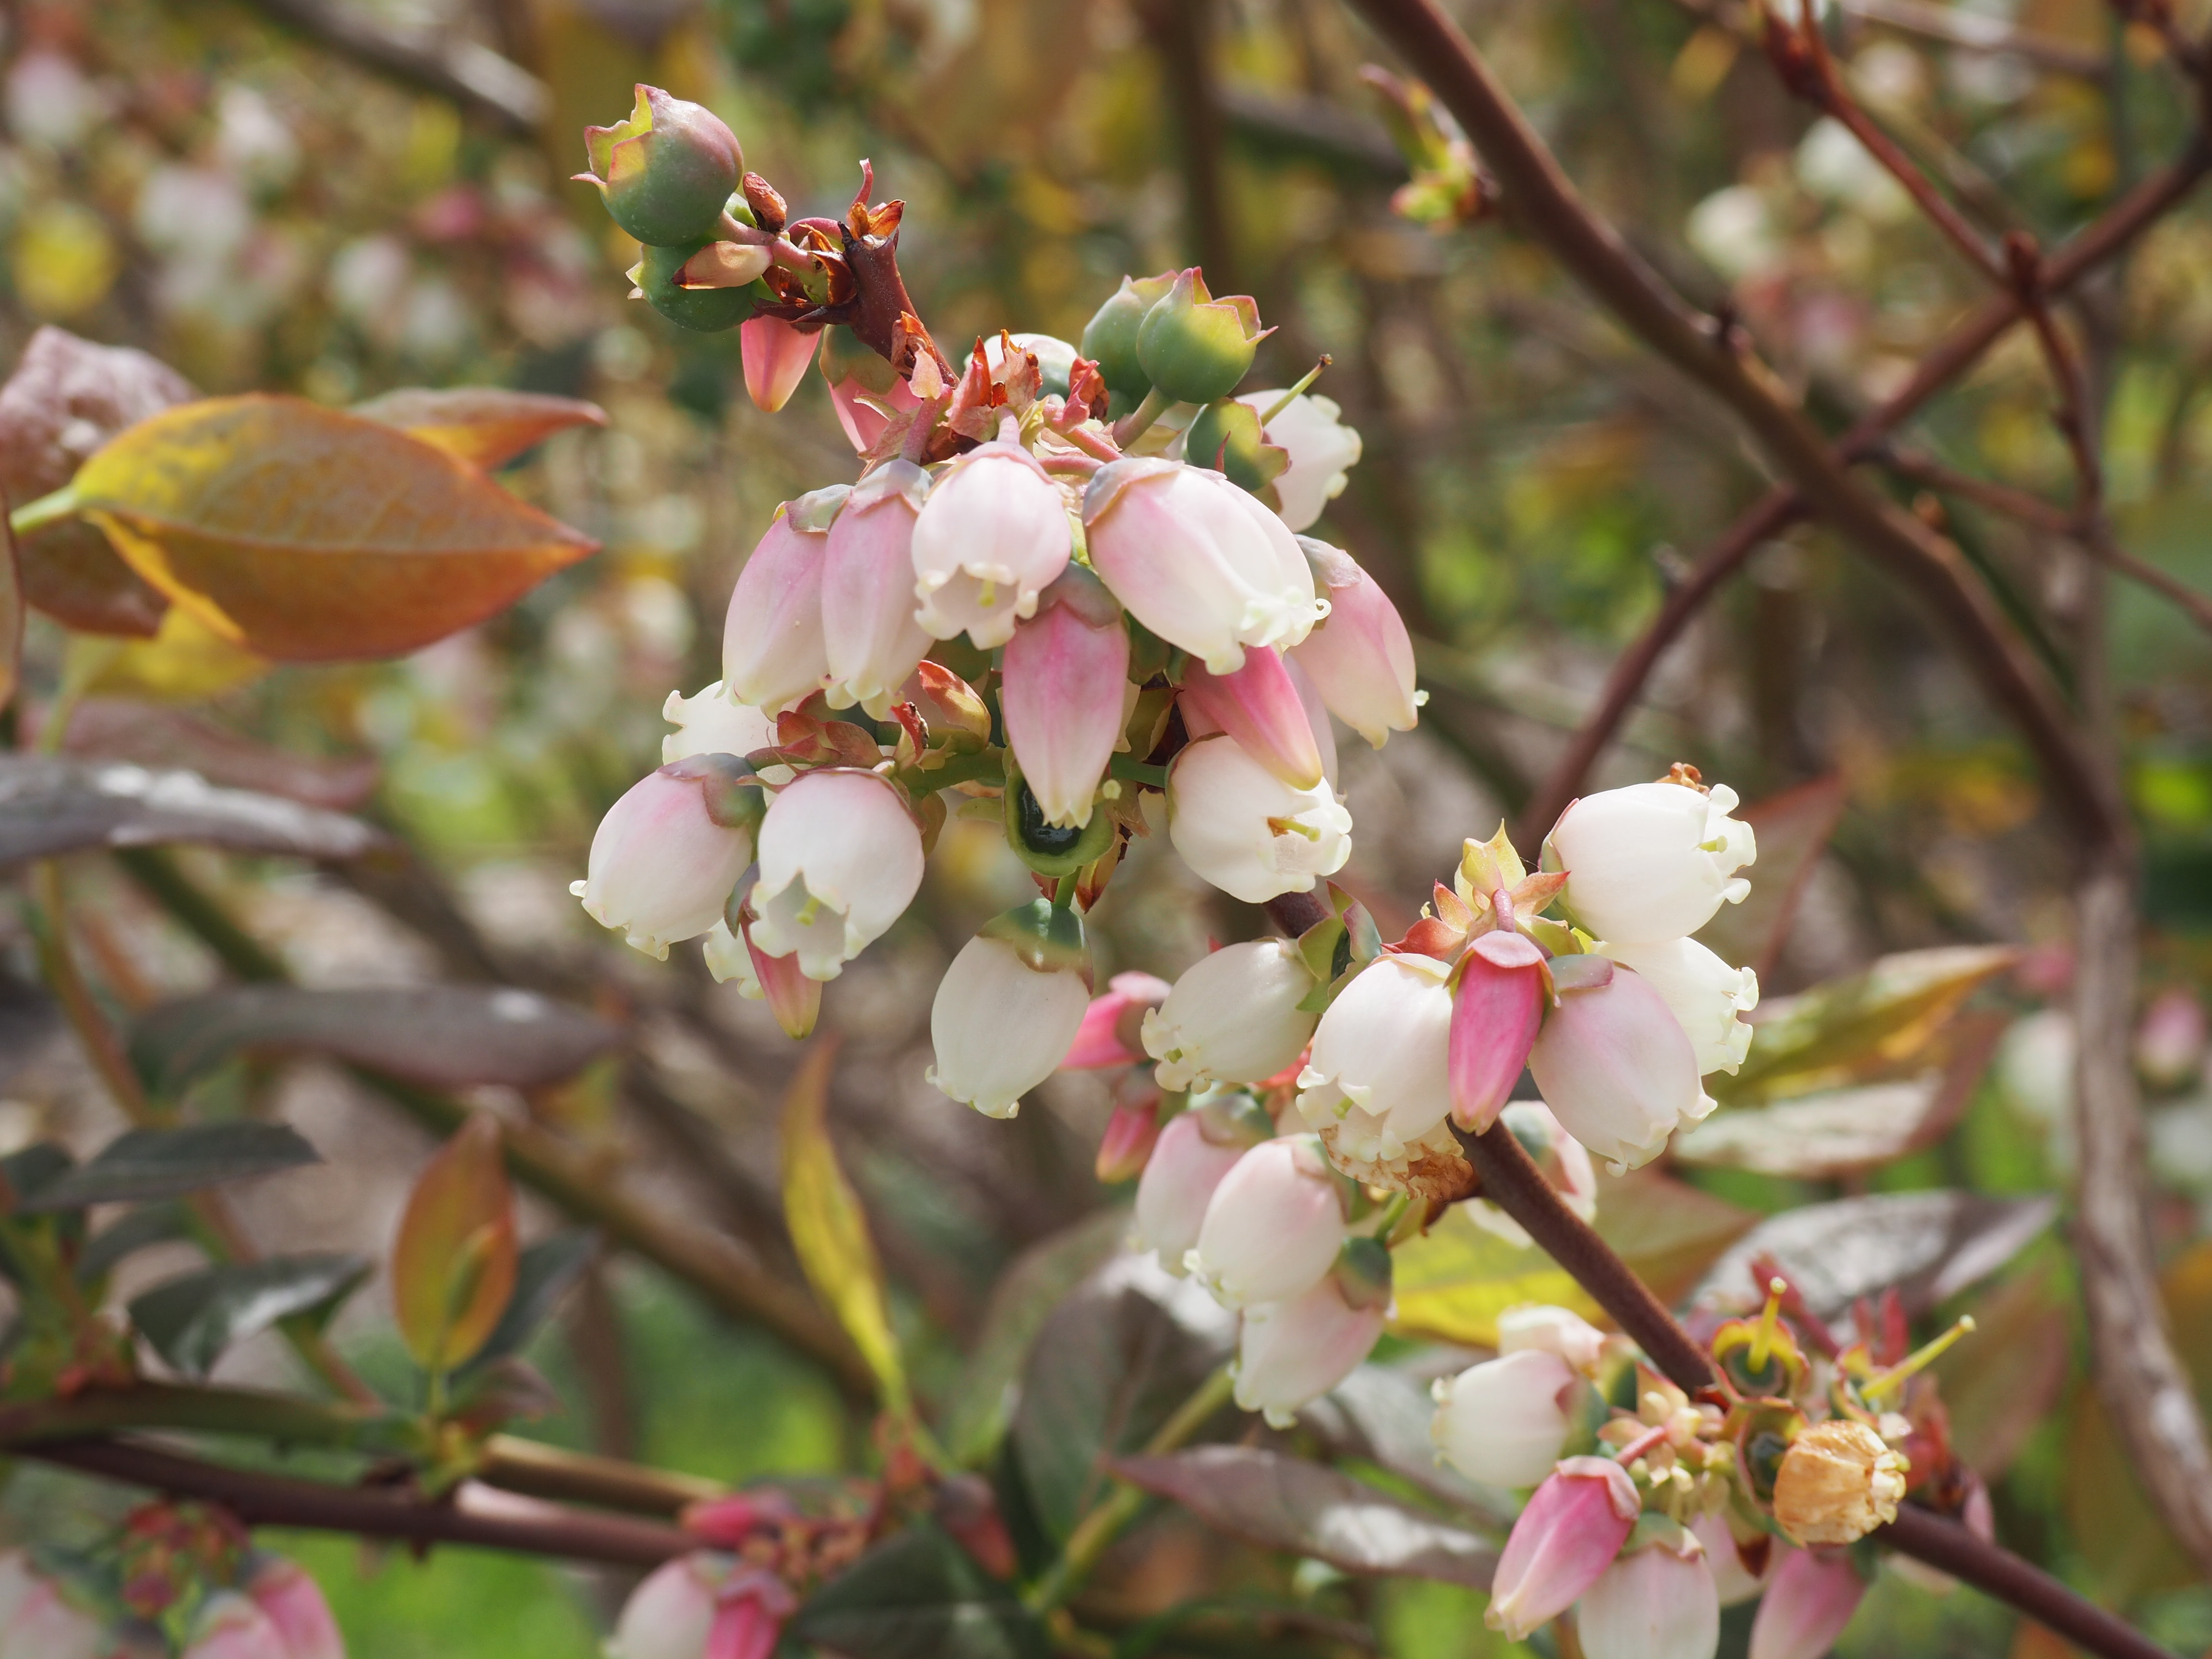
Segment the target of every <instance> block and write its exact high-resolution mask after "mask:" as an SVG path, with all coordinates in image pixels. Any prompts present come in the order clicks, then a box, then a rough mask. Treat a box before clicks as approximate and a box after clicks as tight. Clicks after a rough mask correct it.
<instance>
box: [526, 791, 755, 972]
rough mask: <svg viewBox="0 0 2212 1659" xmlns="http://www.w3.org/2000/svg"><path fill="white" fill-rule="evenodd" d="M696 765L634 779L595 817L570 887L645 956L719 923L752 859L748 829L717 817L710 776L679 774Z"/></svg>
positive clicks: (664, 951) (598, 917)
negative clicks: (581, 869) (581, 866)
mask: <svg viewBox="0 0 2212 1659" xmlns="http://www.w3.org/2000/svg"><path fill="white" fill-rule="evenodd" d="M699 764H700V763H699V762H698V761H696V759H694V760H684V761H678V762H677V763H674V764H673V765H672V766H664V767H662V768H661V769H659V771H657V772H649V773H647V775H645V776H644V777H642V778H641V779H639V780H638V781H637V782H635V783H634V784H632V785H631V786H630V787H629V793H626V794H624V795H623V798H622V799H620V800H618V801H617V802H616V803H615V804H614V805H612V806H611V807H609V808H608V809H607V815H606V817H604V818H601V819H600V820H599V829H598V831H597V832H596V833H595V834H594V835H593V836H592V853H591V859H590V861H589V862H588V863H587V864H586V866H585V870H586V873H585V877H584V879H583V880H581V881H580V882H576V883H574V884H572V885H571V886H570V887H569V889H568V890H569V891H570V892H571V893H573V894H574V895H575V896H577V897H578V898H580V899H581V900H583V902H584V908H585V909H586V911H587V912H588V913H589V914H590V915H591V917H592V920H593V921H597V922H598V923H599V925H600V926H602V927H613V928H617V929H619V930H620V931H621V932H622V933H623V936H624V937H625V939H627V940H628V941H629V944H630V945H633V946H634V947H635V948H636V949H638V950H640V951H644V952H645V953H646V954H647V955H648V956H653V957H665V956H666V955H667V954H668V947H669V945H671V944H673V943H674V942H675V941H677V940H678V939H696V938H697V937H698V936H699V935H700V934H702V933H705V932H706V931H707V930H708V928H710V927H713V926H714V924H715V923H716V922H717V921H720V920H721V917H722V906H723V904H724V903H725V902H726V901H727V900H728V898H729V896H730V894H731V892H732V890H734V889H735V888H736V886H737V884H738V877H740V876H742V875H744V872H745V866H747V865H749V864H750V863H751V862H752V861H753V834H752V830H751V829H750V827H749V826H748V825H747V824H745V823H741V822H735V823H724V822H720V821H718V820H717V818H716V817H714V814H713V813H712V812H711V811H709V806H710V801H709V795H710V793H712V792H713V788H714V784H713V781H711V780H702V778H701V777H699V776H697V775H684V769H686V768H690V767H696V766H698V765H699Z"/></svg>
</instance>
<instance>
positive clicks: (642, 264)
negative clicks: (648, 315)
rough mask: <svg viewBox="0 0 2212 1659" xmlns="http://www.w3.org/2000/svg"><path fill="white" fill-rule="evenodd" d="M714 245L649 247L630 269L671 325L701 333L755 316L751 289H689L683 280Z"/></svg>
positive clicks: (705, 243) (732, 326) (640, 287)
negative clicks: (686, 269) (697, 257)
mask: <svg viewBox="0 0 2212 1659" xmlns="http://www.w3.org/2000/svg"><path fill="white" fill-rule="evenodd" d="M712 246H714V244H713V243H711V242H689V243H678V244H677V245H676V246H671V247H649V248H647V249H646V251H645V258H642V259H641V260H639V261H638V262H637V264H635V265H632V266H631V267H630V272H629V279H630V281H632V282H633V283H636V284H637V286H638V290H639V291H640V292H641V293H642V294H643V295H645V301H646V303H647V305H649V306H651V307H653V309H654V310H655V311H657V312H659V313H660V314H661V315H662V316H664V317H665V318H667V319H668V320H669V321H670V322H671V323H676V324H679V325H682V326H683V327H685V328H696V329H697V330H698V331H700V332H701V333H702V334H712V333H715V332H717V331H720V330H722V329H726V328H735V327H736V326H737V325H738V324H739V323H742V322H743V321H744V319H746V318H748V317H750V316H751V315H752V314H753V291H752V289H750V288H690V287H687V286H685V284H684V280H683V278H684V265H685V264H687V263H688V262H689V261H690V259H691V258H693V256H695V255H696V254H698V253H701V252H704V251H705V250H706V249H708V248H710V247H712Z"/></svg>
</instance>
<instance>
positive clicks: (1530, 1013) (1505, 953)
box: [1451, 933, 1544, 1133]
mask: <svg viewBox="0 0 2212 1659" xmlns="http://www.w3.org/2000/svg"><path fill="white" fill-rule="evenodd" d="M1543 967H1544V953H1543V952H1542V951H1540V950H1538V949H1537V948H1536V947H1535V945H1533V944H1531V943H1530V942H1529V941H1528V940H1527V939H1523V938H1522V936H1521V935H1520V934H1518V933H1482V934H1479V935H1477V937H1476V938H1475V940H1474V944H1473V945H1471V946H1469V948H1468V953H1467V957H1466V960H1465V962H1464V963H1463V965H1462V967H1461V969H1460V980H1459V989H1458V991H1457V992H1456V993H1455V994H1454V995H1453V998H1452V1024H1451V1094H1452V1115H1453V1119H1454V1121H1456V1122H1457V1123H1458V1124H1459V1126H1460V1127H1462V1128H1463V1129H1472V1130H1475V1131H1477V1132H1478V1133H1479V1132H1480V1131H1481V1130H1484V1129H1487V1128H1488V1127H1490V1126H1491V1125H1492V1123H1494V1122H1496V1121H1498V1113H1499V1112H1500V1111H1502V1110H1504V1106H1505V1103H1506V1102H1507V1101H1508V1100H1509V1099H1510V1098H1511V1097H1512V1095H1513V1085H1515V1084H1516V1083H1517V1082H1519V1081H1520V1080H1521V1073H1522V1068H1523V1067H1524V1066H1527V1065H1528V1050H1529V1049H1530V1048H1533V1047H1534V1045H1535V1042H1536V1033H1537V1032H1538V1031H1539V1030H1541V1029H1542V1026H1543V1023H1544V974H1543Z"/></svg>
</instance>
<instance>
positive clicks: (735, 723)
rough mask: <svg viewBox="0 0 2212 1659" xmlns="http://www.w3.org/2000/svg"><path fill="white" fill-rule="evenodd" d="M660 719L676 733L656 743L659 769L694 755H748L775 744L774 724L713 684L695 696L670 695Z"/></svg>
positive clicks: (662, 705) (721, 687) (717, 681)
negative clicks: (657, 745) (674, 728)
mask: <svg viewBox="0 0 2212 1659" xmlns="http://www.w3.org/2000/svg"><path fill="white" fill-rule="evenodd" d="M660 718H661V719H663V720H666V721H667V722H668V723H669V724H670V725H671V726H674V727H676V728H677V729H676V730H675V731H673V732H670V733H669V734H668V735H667V736H666V737H665V738H662V739H661V740H660V763H661V764H662V765H663V766H666V765H668V764H669V763H671V762H674V761H680V760H688V759H690V757H692V756H694V755H737V756H739V757H743V756H746V755H750V754H751V753H753V752H754V751H755V750H761V749H767V748H770V747H772V746H774V744H775V721H774V720H771V719H769V717H768V716H767V715H766V714H762V713H761V711H760V710H759V709H757V708H751V707H750V706H749V705H747V704H745V703H742V702H738V701H737V700H736V699H735V698H733V697H732V696H730V695H729V694H728V693H727V692H726V691H725V690H723V686H722V682H721V681H720V680H716V681H715V682H714V684H712V685H710V686H708V688H707V689H706V690H703V691H702V692H700V693H699V694H698V695H697V696H690V697H687V696H684V694H683V693H682V692H680V691H671V692H670V693H669V694H668V701H667V702H665V703H663V704H661V706H660Z"/></svg>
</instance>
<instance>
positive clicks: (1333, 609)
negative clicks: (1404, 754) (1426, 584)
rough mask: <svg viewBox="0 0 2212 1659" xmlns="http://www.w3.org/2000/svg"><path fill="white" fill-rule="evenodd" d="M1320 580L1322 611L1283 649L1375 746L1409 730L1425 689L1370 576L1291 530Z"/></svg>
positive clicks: (1393, 614)
mask: <svg viewBox="0 0 2212 1659" xmlns="http://www.w3.org/2000/svg"><path fill="white" fill-rule="evenodd" d="M1298 545H1299V546H1300V547H1301V548H1303V549H1304V550H1305V553H1306V556H1307V557H1308V558H1309V559H1310V561H1311V562H1312V563H1313V566H1314V569H1315V572H1316V574H1317V575H1318V577H1319V578H1320V580H1321V583H1322V597H1323V598H1325V599H1328V618H1327V620H1325V621H1324V622H1322V623H1321V625H1320V626H1319V627H1317V628H1316V629H1314V631H1313V632H1312V633H1310V634H1309V635H1307V636H1306V638H1305V641H1304V643H1303V644H1301V645H1300V646H1299V647H1297V649H1296V650H1295V651H1293V652H1291V653H1290V657H1291V662H1292V663H1294V664H1296V665H1297V667H1299V668H1300V669H1302V670H1303V671H1304V672H1305V673H1306V674H1307V675H1308V676H1309V677H1310V678H1311V679H1312V681H1313V683H1314V684H1315V685H1316V686H1317V687H1318V688H1320V690H1321V695H1322V701H1323V702H1326V703H1327V704H1328V708H1329V712H1330V713H1331V714H1334V715H1335V716H1336V717H1337V718H1338V719H1339V720H1342V721H1343V722H1344V723H1345V724H1346V726H1350V727H1351V728H1352V730H1353V731H1355V732H1358V733H1359V735H1360V736H1361V737H1363V738H1366V739H1367V741H1368V742H1369V743H1370V744H1372V745H1373V746H1374V747H1376V748H1377V749H1380V748H1381V747H1382V746H1383V743H1384V742H1385V740H1387V739H1388V738H1389V735H1390V734H1391V733H1392V732H1410V731H1412V730H1413V726H1414V723H1415V722H1416V721H1417V720H1419V718H1420V708H1421V705H1422V703H1423V702H1426V701H1427V698H1428V693H1426V692H1425V691H1422V690H1419V689H1417V687H1416V686H1415V684H1414V677H1413V635H1411V634H1409V633H1407V631H1406V623H1405V618H1403V617H1401V616H1400V615H1399V614H1398V607H1397V606H1396V605H1393V604H1391V603H1390V596H1389V594H1387V593H1385V592H1383V590H1382V588H1381V587H1380V586H1377V585H1376V580H1375V578H1374V577H1372V576H1370V575H1369V574H1367V573H1366V572H1365V571H1364V570H1363V569H1361V568H1359V566H1358V564H1357V563H1356V562H1353V560H1352V556H1351V555H1349V554H1347V553H1344V552H1341V551H1340V550H1337V549H1336V548H1334V547H1331V546H1330V545H1329V544H1328V543H1326V542H1317V541H1316V540H1314V538H1312V537H1310V536H1301V537H1299V538H1298Z"/></svg>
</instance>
